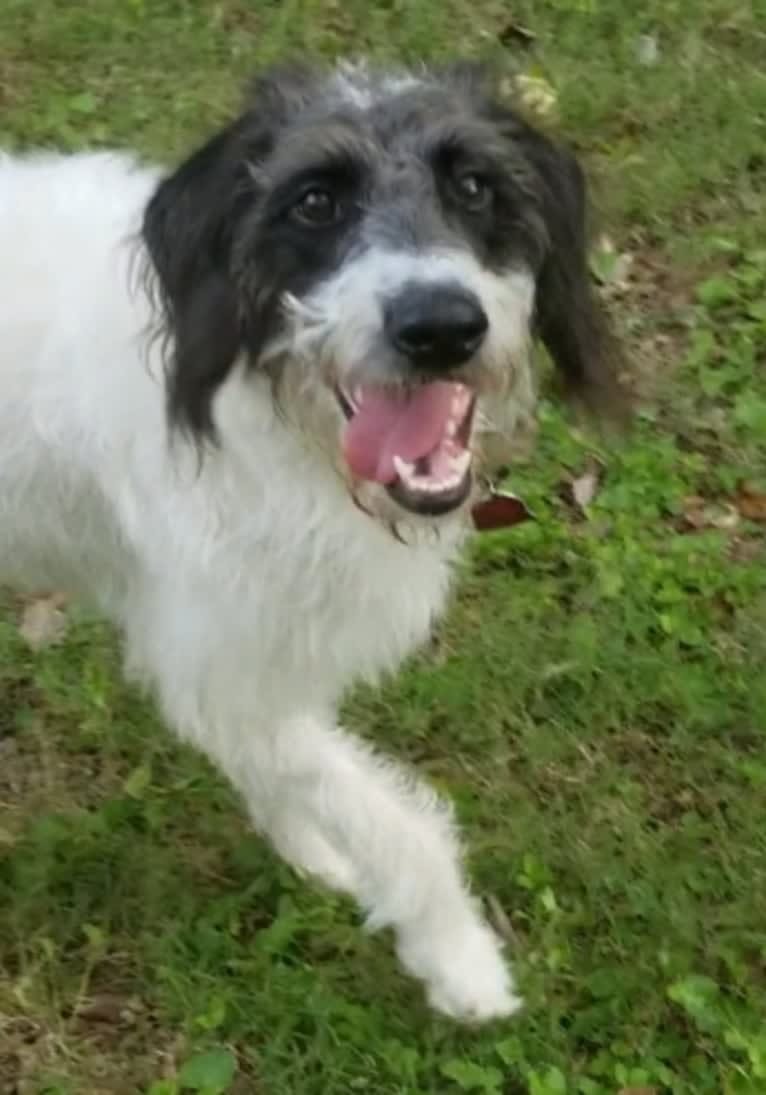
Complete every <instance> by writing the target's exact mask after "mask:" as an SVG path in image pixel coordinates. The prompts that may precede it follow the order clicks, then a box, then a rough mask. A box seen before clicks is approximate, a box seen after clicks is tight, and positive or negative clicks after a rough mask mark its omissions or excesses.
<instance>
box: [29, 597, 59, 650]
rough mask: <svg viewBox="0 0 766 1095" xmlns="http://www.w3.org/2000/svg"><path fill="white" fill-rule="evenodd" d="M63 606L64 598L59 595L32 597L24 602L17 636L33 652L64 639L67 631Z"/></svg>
mask: <svg viewBox="0 0 766 1095" xmlns="http://www.w3.org/2000/svg"><path fill="white" fill-rule="evenodd" d="M65 604H66V597H65V596H64V595H63V594H61V593H50V594H46V595H45V596H41V597H33V598H30V599H29V600H28V601H27V602H26V604H25V606H24V611H23V612H22V614H21V622H20V623H19V634H20V635H21V637H22V639H24V641H25V642H26V643H27V645H28V646H30V647H31V648H32V649H33V650H41V649H42V648H43V647H45V646H50V645H51V644H52V643H56V642H59V641H60V640H61V639H62V638H63V637H64V635H65V634H66V630H67V618H66V614H65V613H64V605H65Z"/></svg>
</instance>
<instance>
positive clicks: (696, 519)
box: [683, 494, 740, 532]
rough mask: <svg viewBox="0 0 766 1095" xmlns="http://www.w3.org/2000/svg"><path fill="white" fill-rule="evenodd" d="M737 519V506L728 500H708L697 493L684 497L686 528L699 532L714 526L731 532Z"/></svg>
mask: <svg viewBox="0 0 766 1095" xmlns="http://www.w3.org/2000/svg"><path fill="white" fill-rule="evenodd" d="M739 519H740V515H739V513H738V511H737V507H736V506H733V505H731V503H729V502H709V501H708V500H707V499H706V498H701V497H700V496H699V495H697V494H691V495H689V496H688V497H687V498H684V503H683V521H684V525H685V527H686V528H687V529H692V530H693V531H695V532H699V531H700V530H702V529H707V528H716V529H720V530H721V531H722V532H732V531H733V530H734V529H735V528H737V526H738V525H739Z"/></svg>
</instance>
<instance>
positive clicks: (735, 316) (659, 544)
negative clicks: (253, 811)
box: [0, 0, 766, 1095]
mask: <svg viewBox="0 0 766 1095" xmlns="http://www.w3.org/2000/svg"><path fill="white" fill-rule="evenodd" d="M519 28H525V30H527V31H529V32H531V33H530V34H525V33H522V32H521V30H520V29H519ZM349 51H352V52H362V51H363V52H371V53H374V54H376V55H379V56H384V57H385V56H394V57H398V58H404V59H409V60H415V59H418V58H421V57H428V58H441V57H449V56H453V55H455V54H457V53H460V54H462V55H465V54H470V55H479V56H487V57H490V58H492V59H493V60H494V61H495V62H496V63H497V65H498V66H499V68H500V71H501V74H502V75H503V78H504V80H505V82H506V85H508V86H510V85H511V84H512V82H513V81H516V86H518V87H519V88H520V89H522V90H523V89H524V88H526V89H527V91H528V90H529V87H530V83H529V77H534V78H536V79H537V80H542V81H544V84H543V85H542V87H543V90H544V91H546V92H547V93H548V101H549V103H550V100H551V98H552V96H555V103H554V105H553V107H552V109H551V110H550V111H549V114H548V116H547V122H548V123H549V124H550V125H551V126H552V127H554V128H555V129H556V130H558V131H560V132H561V133H562V134H564V135H565V136H566V137H567V138H568V139H569V140H570V141H572V142H573V143H574V144H575V146H576V147H577V148H578V149H579V151H580V152H581V154H582V155H583V157H584V159H585V161H586V163H587V164H588V166H589V168H590V170H591V173H592V176H593V180H594V183H595V191H594V192H595V196H596V204H597V208H598V213H599V217H600V222H601V225H602V228H601V230H600V231H599V233H597V234H596V236H595V241H594V251H593V270H594V277H596V278H597V279H598V280H599V281H600V283H601V286H602V291H603V293H604V294H605V296H606V297H607V298H608V299H609V301H610V304H611V307H612V309H613V311H614V315H615V318H616V322H617V324H618V326H619V327H620V328H621V330H622V332H623V334H624V337H625V339H626V340H627V342H628V344H629V346H630V349H631V351H632V368H631V377H632V382H633V383H634V385H635V386H636V388H637V390H638V391H639V393H640V396H641V404H640V405H641V409H640V412H639V414H638V417H637V422H636V425H635V429H634V431H633V433H632V435H631V436H630V437H629V439H628V440H627V441H625V442H623V443H619V444H616V443H614V442H608V441H606V440H604V439H603V438H600V437H599V436H597V435H596V434H594V433H592V432H588V431H587V430H586V429H585V428H584V427H583V426H582V425H581V424H578V423H577V422H576V421H573V420H572V419H571V418H567V417H565V416H564V415H563V414H562V412H561V411H560V410H559V409H558V408H557V407H556V404H555V402H553V401H552V400H551V401H548V400H546V401H544V403H543V405H542V409H541V423H540V425H541V429H540V438H539V444H538V447H537V450H536V453H535V455H534V456H533V458H532V459H531V460H529V462H528V463H526V464H525V465H524V466H522V467H519V468H518V469H516V470H515V471H514V472H513V474H512V478H511V483H512V485H513V487H514V488H515V489H516V490H517V491H519V492H521V493H523V495H524V497H525V498H526V499H527V501H528V503H529V504H530V505H531V507H532V509H533V510H534V513H535V516H536V520H535V521H534V522H533V523H530V524H527V525H524V526H523V527H520V528H518V529H515V530H510V531H508V532H504V533H493V534H487V535H485V536H483V537H481V538H478V539H477V540H476V543H475V547H474V549H473V550H472V552H471V554H470V557H469V558H467V559H466V564H465V573H464V574H463V576H462V581H461V584H460V592H459V594H458V596H457V597H456V599H455V603H454V605H453V608H452V610H451V612H450V614H449V616H448V618H447V620H446V621H445V622H444V625H443V626H442V627H441V629H440V630H439V632H438V634H437V635H436V636H435V637H434V641H433V643H432V644H431V646H430V647H429V649H428V650H426V651H425V652H424V653H423V655H422V656H421V657H420V658H419V659H417V660H416V661H414V662H413V663H412V664H411V665H409V666H408V667H407V668H406V670H405V672H404V673H403V674H402V675H401V676H400V677H399V678H398V679H397V680H395V681H393V682H391V683H389V684H388V685H387V686H386V687H385V688H384V689H383V690H382V691H379V692H375V693H372V692H361V693H360V694H358V695H356V696H353V697H350V700H349V705H348V711H347V721H348V722H349V723H350V724H352V725H353V726H355V727H357V728H358V729H360V730H361V731H363V732H364V733H366V734H367V735H369V737H370V738H371V739H373V740H374V741H377V742H379V743H380V744H381V746H382V747H383V748H385V749H386V750H388V751H390V752H392V753H394V754H396V755H398V756H399V757H401V758H405V759H408V760H410V761H412V762H413V763H414V764H416V765H417V766H418V768H419V769H420V771H421V772H422V773H423V774H424V775H426V776H428V777H429V778H430V779H432V780H433V781H434V782H435V783H436V784H437V785H439V786H440V787H441V788H442V789H443V790H444V791H445V792H446V793H448V794H449V795H451V796H452V798H453V799H454V800H455V802H456V803H457V808H458V812H459V815H460V818H461V821H462V823H463V826H464V830H465V833H466V839H467V842H468V851H469V855H470V862H471V870H472V873H473V877H474V878H475V880H476V884H477V888H478V889H479V890H480V891H481V892H482V893H483V894H485V895H486V896H487V899H488V902H489V905H490V908H491V910H492V914H493V916H494V918H495V920H496V922H497V924H498V926H499V927H501V928H502V930H503V931H504V933H505V934H506V936H507V938H508V946H509V951H510V952H511V954H512V956H513V960H514V963H515V968H516V970H517V973H518V978H519V981H520V984H521V986H522V989H523V992H524V995H525V998H526V1000H527V1007H526V1009H525V1011H524V1012H523V1013H522V1014H521V1015H520V1016H518V1017H516V1018H514V1019H513V1020H512V1021H509V1022H508V1023H504V1024H498V1025H495V1026H492V1027H489V1028H487V1029H483V1030H479V1031H471V1030H461V1029H457V1028H455V1027H453V1026H452V1025H450V1024H449V1023H448V1022H446V1021H444V1020H440V1019H438V1018H435V1017H434V1016H432V1015H431V1014H430V1013H428V1011H427V1010H426V1008H425V1007H424V1005H423V1002H422V1000H421V997H420V992H419V990H418V988H417V986H415V985H413V984H412V983H411V982H410V981H408V980H406V979H405V978H404V977H402V976H401V975H400V974H399V972H398V970H397V967H396V965H395V962H394V959H393V957H392V952H391V946H390V940H388V939H387V938H385V937H384V938H368V937H366V936H365V935H364V934H362V933H361V932H360V931H359V930H358V918H357V914H356V912H355V910H354V909H353V908H351V907H350V906H349V905H348V904H346V903H345V902H344V901H342V900H339V899H335V898H333V897H329V896H327V895H325V894H322V893H320V892H319V891H318V890H315V889H313V888H312V887H310V886H309V885H307V884H305V883H303V882H301V881H300V880H299V879H298V878H296V877H295V876H294V875H293V874H292V873H291V872H290V871H289V870H288V869H287V868H286V867H284V866H282V865H281V864H280V863H279V862H278V861H277V860H276V859H275V858H274V857H273V856H272V854H271V853H270V852H269V851H268V849H267V848H266V847H265V846H264V845H263V844H262V843H261V842H260V841H259V840H258V839H257V838H256V837H255V836H254V835H252V834H251V833H250V832H249V831H248V828H247V825H246V824H245V819H244V815H243V811H242V809H241V808H240V805H239V803H238V801H237V800H236V798H235V796H234V794H233V793H232V792H231V791H230V789H229V788H228V787H227V785H226V784H225V783H224V782H223V781H222V780H221V779H220V778H219V777H218V776H217V775H216V774H215V773H213V772H212V771H211V769H210V768H209V767H208V766H207V765H206V764H205V763H204V762H203V761H202V760H201V759H200V758H199V757H198V756H196V755H194V754H193V753H191V752H190V751H187V750H184V749H182V748H180V747H179V746H177V745H176V744H175V743H174V742H173V741H171V739H170V737H169V735H168V734H167V732H166V731H165V730H164V729H163V728H162V726H161V725H160V723H159V721H158V719H157V716H156V714H155V712H154V710H153V708H152V706H151V704H149V703H148V702H146V701H145V700H143V699H142V698H141V697H140V696H138V695H136V694H135V693H134V692H133V691H132V690H131V689H130V688H129V687H128V686H127V685H125V684H124V683H123V682H122V681H121V679H120V675H119V671H118V670H119V652H118V649H117V645H116V643H115V641H114V638H113V636H112V635H111V634H110V633H109V632H108V631H106V630H105V629H104V628H103V626H102V625H101V624H100V623H99V622H98V621H93V620H91V619H89V618H86V617H85V616H83V615H81V614H80V613H79V612H78V610H76V609H75V610H73V611H72V612H71V613H70V614H69V620H68V631H67V634H66V636H65V637H64V638H63V639H62V641H60V642H57V643H54V644H51V645H48V646H46V647H45V648H44V649H42V650H37V651H33V650H32V649H30V647H29V646H28V645H27V643H26V642H25V641H24V639H23V638H22V636H21V634H20V632H19V620H20V618H21V613H22V609H23V606H22V605H21V604H20V603H19V602H18V601H17V600H16V599H14V598H13V597H12V596H11V595H10V594H9V595H8V596H7V597H6V598H5V600H4V601H3V609H2V612H1V613H0V1093H1V1095H11V1093H13V1095H43V1093H45V1095H132V1093H142V1095H181V1093H182V1092H184V1093H185V1092H194V1091H197V1092H206V1093H207V1095H223V1093H224V1092H231V1093H233V1095H353V1093H355V1092H369V1093H370V1095H372V1093H374V1095H432V1093H433V1095H436V1093H438V1095H459V1093H461V1092H469V1093H470V1092H475V1093H478V1095H524V1093H529V1095H575V1093H578V1095H618V1093H621V1095H665V1093H671V1092H672V1093H673V1095H714V1093H722V1095H724V1093H725V1095H746V1093H747V1095H755V1093H764V1092H766V545H765V541H766V537H764V532H765V531H766V526H764V521H765V520H766V0H750V2H748V0H696V2H695V0H515V2H514V3H513V4H509V3H506V2H502V0H473V2H469V0H410V2H405V0H377V2H371V0H282V2H277V0H271V2H267V0H261V2H260V3H256V2H255V0H220V2H212V0H210V2H203V0H2V11H0V145H6V146H15V147H22V146H29V145H32V144H46V145H56V146H59V147H65V148H75V147H81V146H84V145H103V144H110V143H111V144H117V145H134V146H138V147H139V148H140V149H141V150H142V151H144V152H145V153H147V154H149V155H152V156H155V157H158V156H159V157H163V158H169V159H172V158H174V157H176V156H180V155H182V154H183V152H184V151H185V150H186V149H187V148H188V147H189V143H190V142H192V141H194V140H195V139H197V138H198V137H199V136H201V135H202V134H203V133H205V132H206V130H208V129H209V128H210V127H212V126H213V125H215V124H216V123H218V122H219V121H220V120H221V119H222V118H224V117H225V116H226V112H227V110H229V109H231V108H232V106H233V105H235V104H236V102H237V98H238V95H239V89H240V85H241V82H242V80H243V79H244V78H245V77H246V75H247V74H249V73H250V72H251V71H252V70H253V69H254V68H257V67H258V66H261V65H264V64H266V63H268V62H270V61H272V60H274V59H276V58H282V57H284V56H285V55H287V54H289V55H295V54H296V53H298V54H304V53H307V52H310V53H313V54H320V55H323V56H333V55H336V54H338V53H342V52H349ZM520 76H522V77H526V78H527V79H526V81H524V80H522V81H519V79H518V78H519V77H520ZM533 86H534V85H533ZM539 86H540V85H538V87H539ZM1 306H2V305H0V307H1Z"/></svg>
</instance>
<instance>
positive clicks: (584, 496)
mask: <svg viewBox="0 0 766 1095" xmlns="http://www.w3.org/2000/svg"><path fill="white" fill-rule="evenodd" d="M602 475H603V468H602V466H601V464H600V463H599V462H598V461H597V460H596V459H595V458H591V459H590V460H589V461H588V464H587V465H586V467H585V470H584V471H582V472H581V473H580V475H576V476H574V477H573V478H571V479H569V480H566V481H565V482H563V483H562V484H561V495H562V497H563V499H564V501H565V502H569V504H570V505H571V506H575V508H576V509H578V510H580V511H581V512H583V513H584V512H585V511H586V510H587V508H588V506H589V505H590V504H591V502H592V501H593V499H594V498H595V497H596V495H597V494H598V489H599V486H600V485H601V478H602Z"/></svg>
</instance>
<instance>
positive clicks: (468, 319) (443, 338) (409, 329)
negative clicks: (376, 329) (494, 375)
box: [384, 285, 489, 370]
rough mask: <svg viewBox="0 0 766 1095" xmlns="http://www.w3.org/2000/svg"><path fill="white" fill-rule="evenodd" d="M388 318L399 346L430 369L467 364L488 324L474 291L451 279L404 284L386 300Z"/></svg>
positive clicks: (393, 340)
mask: <svg viewBox="0 0 766 1095" xmlns="http://www.w3.org/2000/svg"><path fill="white" fill-rule="evenodd" d="M384 323H385V331H386V335H387V336H388V338H389V340H390V341H391V343H392V344H393V345H394V346H395V347H396V349H397V350H399V352H400V353H402V354H404V355H405V356H406V357H408V358H409V360H410V362H411V363H412V364H413V365H416V366H418V367H419V368H422V369H431V370H436V369H444V368H451V367H455V366H457V365H462V364H464V362H466V361H468V359H469V358H470V357H471V356H472V355H473V354H475V353H476V351H477V350H478V348H479V346H481V344H482V342H483V341H484V336H485V335H486V333H487V328H488V327H489V322H488V320H487V316H486V314H485V312H484V309H483V308H482V307H481V305H480V304H479V301H478V300H477V299H476V297H475V296H474V295H473V293H469V292H467V291H466V290H465V289H461V288H459V287H456V286H450V285H447V286H445V285H423V286H420V285H417V286H414V285H409V286H405V288H404V289H402V290H401V291H400V292H399V293H397V295H396V296H395V297H394V298H393V299H392V300H390V301H389V302H388V304H387V306H386V309H385V314H384Z"/></svg>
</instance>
